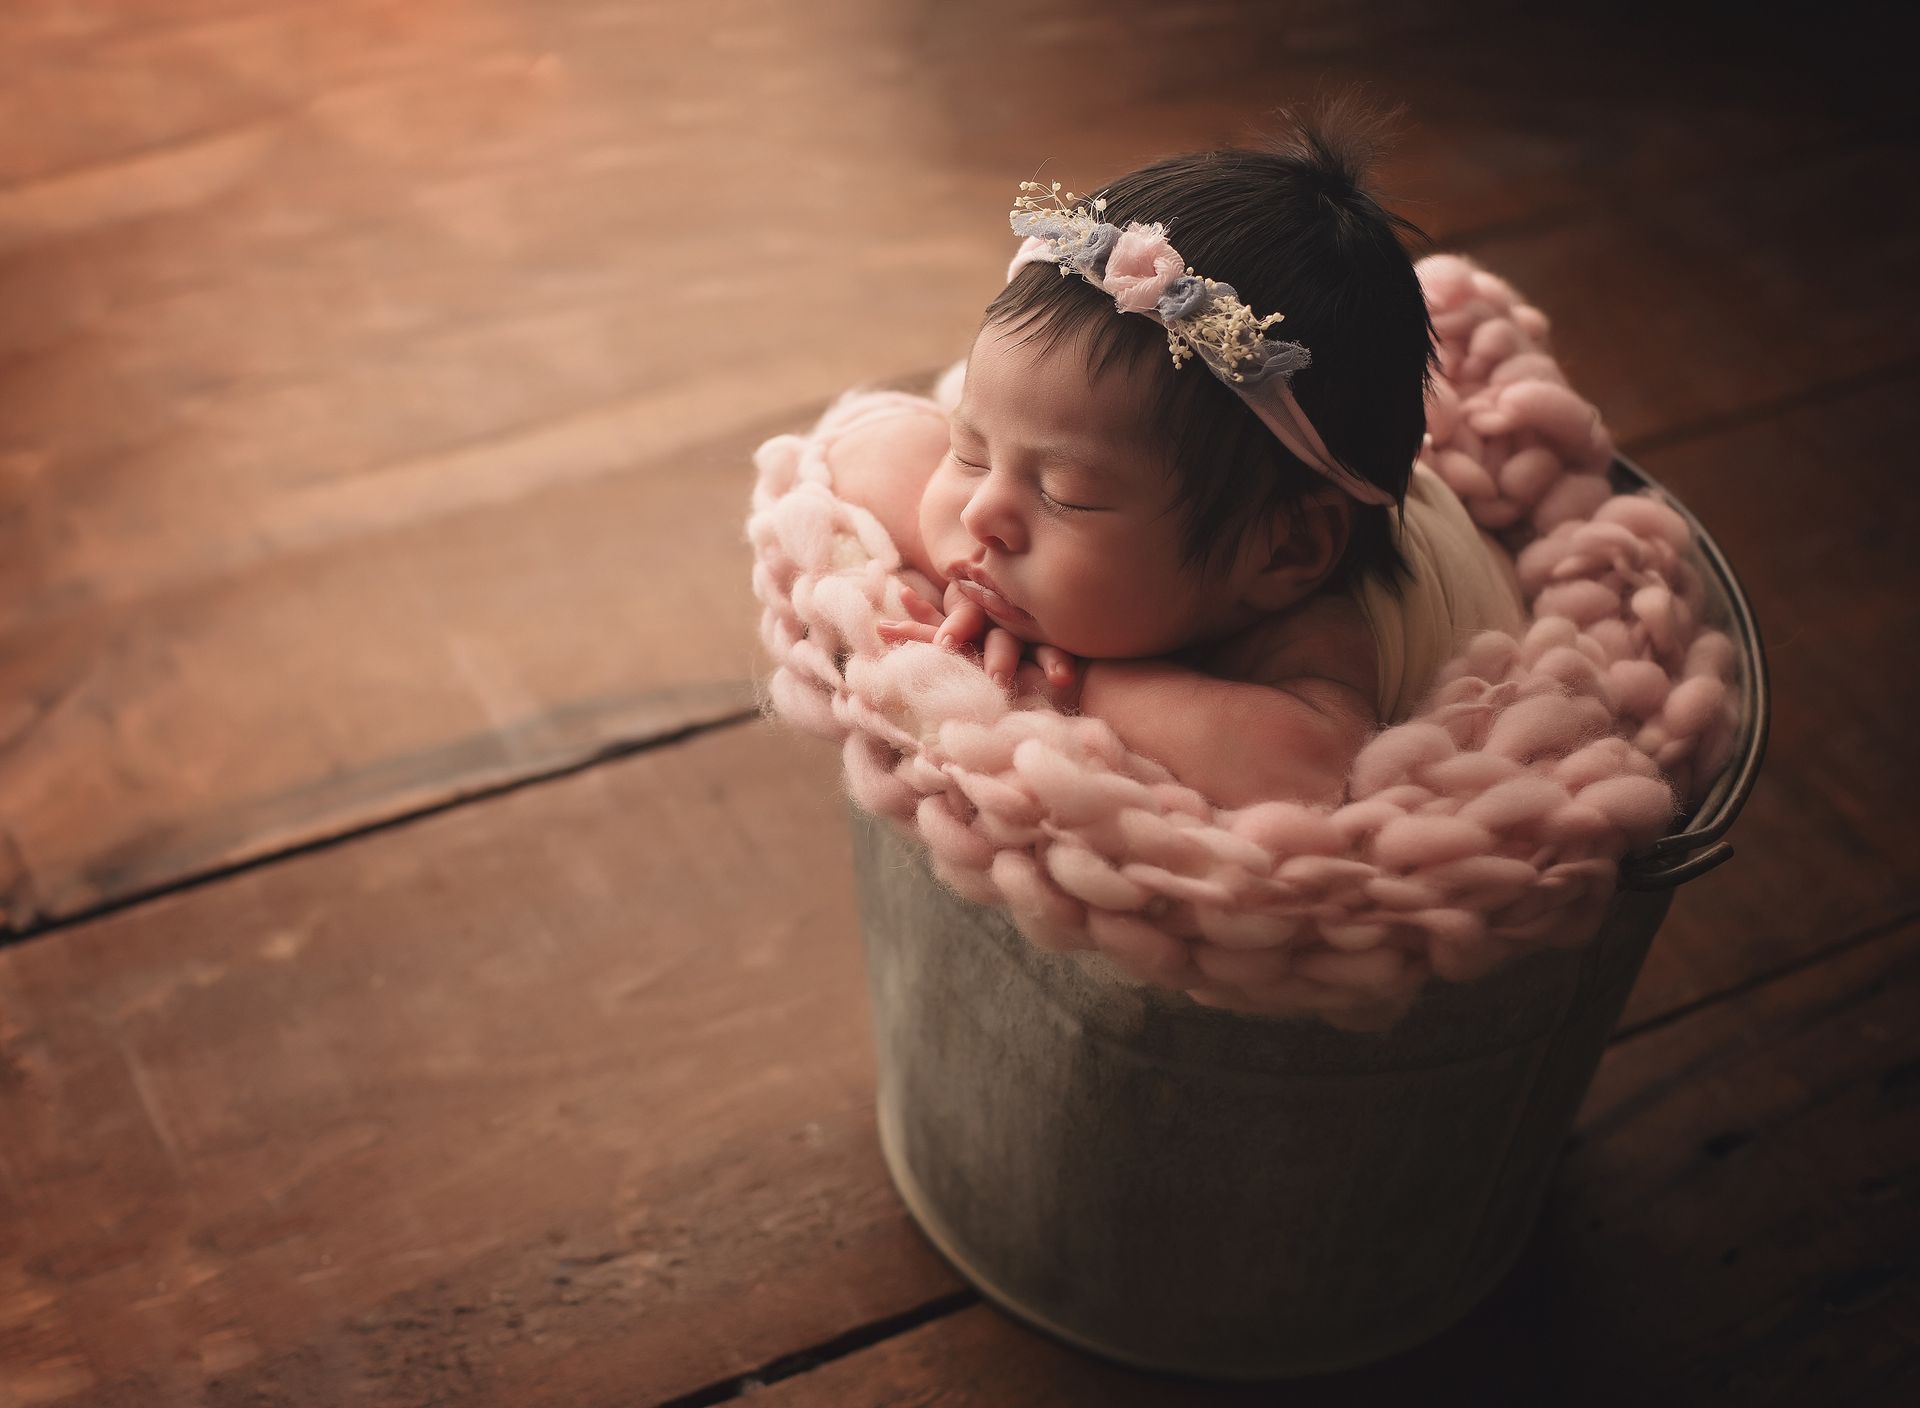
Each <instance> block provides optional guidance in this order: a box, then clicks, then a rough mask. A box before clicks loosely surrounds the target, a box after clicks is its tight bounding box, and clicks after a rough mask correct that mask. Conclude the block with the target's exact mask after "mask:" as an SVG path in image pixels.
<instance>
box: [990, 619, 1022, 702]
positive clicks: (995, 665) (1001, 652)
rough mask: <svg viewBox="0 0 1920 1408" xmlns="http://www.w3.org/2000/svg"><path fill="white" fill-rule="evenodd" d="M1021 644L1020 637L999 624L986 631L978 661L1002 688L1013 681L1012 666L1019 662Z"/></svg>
mask: <svg viewBox="0 0 1920 1408" xmlns="http://www.w3.org/2000/svg"><path fill="white" fill-rule="evenodd" d="M1021 644H1022V642H1021V640H1020V637H1018V636H1016V635H1015V634H1014V633H1013V632H1012V631H1009V630H1004V629H1002V628H1001V627H999V626H995V627H994V628H993V629H992V630H990V631H988V632H987V643H986V645H985V646H984V647H982V648H981V651H980V655H981V660H980V663H981V664H982V665H983V666H985V667H986V671H987V674H988V676H989V677H990V678H991V679H992V680H993V682H994V683H995V684H997V685H999V686H1000V687H1001V688H1002V689H1005V688H1006V687H1007V686H1008V685H1009V684H1011V683H1012V682H1013V671H1014V667H1015V666H1017V665H1018V664H1019V663H1020V647H1021Z"/></svg>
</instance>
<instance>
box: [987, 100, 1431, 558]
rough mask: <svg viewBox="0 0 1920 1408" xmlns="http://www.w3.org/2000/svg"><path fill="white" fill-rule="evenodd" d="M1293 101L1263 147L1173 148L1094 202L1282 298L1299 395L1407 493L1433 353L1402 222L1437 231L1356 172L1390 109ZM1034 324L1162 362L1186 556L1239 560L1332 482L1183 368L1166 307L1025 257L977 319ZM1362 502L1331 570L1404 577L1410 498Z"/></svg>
mask: <svg viewBox="0 0 1920 1408" xmlns="http://www.w3.org/2000/svg"><path fill="white" fill-rule="evenodd" d="M1283 116H1284V117H1285V119H1286V121H1287V124H1288V126H1287V128H1286V129H1285V130H1282V131H1280V132H1278V133H1276V134H1273V135H1270V136H1266V137H1263V138H1261V139H1259V140H1260V145H1259V146H1257V147H1253V148H1245V147H1225V148H1219V149H1216V150H1212V151H1203V152H1191V153H1187V154H1184V155H1180V156H1172V157H1167V158H1165V159H1164V160H1160V161H1156V162H1154V163H1152V164H1151V165H1148V166H1144V167H1141V168H1140V169H1139V170H1137V171H1134V172H1131V173H1130V174H1128V175H1126V176H1122V177H1121V178H1120V179H1119V180H1117V181H1114V182H1113V183H1112V184H1110V185H1107V186H1104V187H1101V188H1100V189H1099V191H1098V192H1096V194H1099V195H1104V196H1105V197H1106V200H1107V206H1106V209H1105V211H1104V212H1103V213H1102V215H1101V218H1102V219H1103V220H1106V221H1108V222H1109V223H1111V224H1114V225H1118V226H1120V227H1122V228H1124V227H1125V226H1126V224H1127V222H1128V221H1130V220H1138V221H1140V222H1142V223H1143V224H1145V223H1151V222H1153V221H1156V220H1157V221H1160V222H1161V223H1162V224H1163V225H1164V226H1165V227H1166V231H1167V239H1168V240H1169V241H1170V242H1171V243H1172V244H1173V245H1174V247H1175V248H1176V249H1178V250H1179V251H1180V255H1181V257H1182V258H1183V259H1185V260H1186V262H1187V264H1188V265H1189V266H1190V267H1191V268H1193V269H1194V270H1196V271H1197V272H1198V273H1200V274H1202V275H1205V276H1206V277H1208V278H1212V279H1218V280H1222V281H1224V282H1226V283H1229V284H1232V285H1233V287H1234V288H1235V289H1236V290H1238V292H1239V295H1240V298H1241V301H1242V302H1244V303H1246V304H1247V305H1248V306H1250V307H1251V308H1252V309H1253V310H1254V312H1255V313H1256V314H1266V313H1270V312H1275V311H1278V312H1281V313H1284V314H1285V315H1286V320H1285V322H1283V323H1280V324H1277V325H1276V326H1275V327H1274V328H1273V330H1272V331H1271V332H1270V333H1269V334H1268V335H1269V336H1270V337H1277V338H1280V339H1283V340H1287V341H1298V342H1301V343H1304V344H1305V345H1306V347H1307V349H1308V350H1309V352H1310V353H1311V356H1312V362H1311V364H1310V365H1309V366H1307V367H1305V368H1304V369H1302V370H1301V371H1299V372H1296V373H1295V374H1294V377H1293V382H1292V386H1293V392H1294V396H1295V399H1296V400H1298V402H1299V403H1300V407H1301V409H1302V410H1303V411H1305V413H1306V415H1307V417H1308V419H1310V420H1311V421H1312V422H1313V425H1314V428H1315V429H1317V430H1318V431H1319V432H1320V437H1321V439H1322V440H1324V441H1325V442H1326V445H1327V448H1328V449H1329V450H1330V451H1332V452H1333V454H1334V455H1335V456H1336V457H1337V458H1338V459H1341V460H1343V461H1345V463H1346V464H1348V465H1349V466H1350V467H1352V469H1353V470H1354V471H1355V472H1356V473H1358V474H1360V475H1361V476H1363V477H1364V478H1366V479H1368V480H1370V481H1372V482H1373V483H1375V484H1377V485H1379V486H1380V487H1381V488H1383V489H1386V490H1388V491H1389V492H1390V493H1392V494H1393V496H1394V500H1395V502H1396V504H1404V500H1405V496H1406V490H1407V483H1408V480H1409V477H1410V476H1411V474H1412V471H1413V461H1414V457H1415V456H1416V455H1417V454H1418V453H1419V451H1420V441H1421V437H1422V436H1423V435H1424V434H1425V431H1426V393H1427V388H1428V386H1429V384H1430V380H1431V376H1432V372H1433V369H1434V367H1435V366H1436V365H1437V361H1438V358H1437V353H1436V352H1435V350H1434V339H1433V324H1432V321H1431V320H1430V319H1429V317H1428V315H1427V305H1426V299H1425V297H1424V296H1423V295H1422V293H1421V290H1420V281H1419V279H1418V277H1417V276H1416V275H1415V273H1414V269H1413V260H1412V257H1411V255H1410V254H1409V253H1408V251H1407V249H1406V248H1405V247H1403V245H1402V244H1401V241H1400V238H1399V236H1400V235H1401V234H1402V233H1404V234H1406V235H1408V236H1410V237H1413V238H1415V239H1418V240H1420V241H1422V242H1425V241H1426V235H1425V234H1424V233H1423V232H1422V231H1421V230H1420V229H1419V228H1418V227H1417V226H1415V225H1413V224H1411V223H1410V222H1408V221H1407V220H1404V219H1402V218H1401V217H1400V216H1397V215H1394V214H1391V213H1389V212H1388V211H1386V210H1384V209H1383V208H1382V207H1381V206H1380V204H1379V202H1378V201H1377V200H1376V199H1375V198H1374V196H1373V195H1372V194H1371V193H1370V192H1369V191H1368V190H1367V189H1365V188H1364V187H1363V185H1362V179H1363V177H1364V175H1365V171H1366V168H1367V166H1368V165H1369V164H1370V163H1371V161H1372V159H1373V156H1374V154H1375V152H1376V151H1377V150H1378V147H1379V143H1380V135H1379V134H1380V132H1381V130H1382V124H1383V122H1384V121H1385V119H1382V118H1380V117H1378V116H1376V115H1373V114H1370V113H1367V112H1364V111H1362V110H1360V109H1359V108H1358V106H1357V105H1356V104H1355V102H1353V101H1352V100H1350V99H1340V100H1336V101H1335V102H1333V103H1331V104H1328V105H1327V106H1326V107H1325V108H1324V109H1323V110H1322V111H1321V112H1320V113H1319V114H1317V115H1314V116H1310V117H1306V118H1296V117H1294V116H1292V115H1291V114H1285V115H1283ZM1076 189H1077V188H1076ZM1030 324H1031V325H1035V326H1034V332H1033V333H1029V334H1028V336H1029V337H1031V336H1033V335H1034V334H1036V333H1039V334H1044V336H1045V338H1046V341H1045V342H1044V343H1043V344H1042V345H1043V346H1048V347H1050V346H1052V345H1053V344H1054V343H1055V342H1058V341H1060V340H1062V339H1067V338H1072V337H1074V336H1081V337H1084V338H1086V339H1087V341H1086V342H1085V344H1084V346H1085V348H1086V350H1087V353H1088V356H1089V359H1090V365H1089V369H1088V370H1089V375H1090V376H1092V375H1097V374H1098V373H1099V372H1101V371H1103V370H1105V369H1106V368H1107V367H1108V366H1110V365H1111V364H1112V363H1113V362H1114V361H1115V360H1116V359H1117V358H1120V357H1125V358H1126V359H1127V365H1128V366H1129V367H1137V366H1138V365H1139V361H1140V359H1141V358H1142V357H1146V358H1148V359H1150V360H1151V361H1152V362H1153V363H1155V364H1156V365H1157V367H1158V372H1157V373H1156V374H1155V380H1156V382H1157V383H1158V388H1159V389H1158V392H1157V394H1156V395H1155V397H1154V403H1153V404H1152V405H1151V406H1147V407H1144V408H1143V412H1144V417H1145V420H1144V424H1145V425H1146V427H1147V433H1148V435H1149V436H1150V437H1151V438H1152V440H1153V441H1154V442H1155V448H1156V449H1158V450H1159V451H1160V452H1161V453H1162V454H1163V455H1164V456H1165V457H1166V458H1167V460H1168V462H1169V463H1170V464H1171V466H1172V469H1173V477H1174V491H1175V501H1176V504H1177V506H1178V508H1179V510H1180V514H1181V544H1182V548H1181V557H1182V564H1183V566H1185V567H1186V568H1187V569H1189V570H1196V569H1197V570H1198V571H1200V572H1203V573H1206V572H1212V571H1214V570H1216V568H1217V567H1218V566H1221V565H1224V564H1226V563H1230V562H1232V560H1233V556H1234V554H1235V553H1237V552H1238V550H1239V549H1240V547H1241V545H1242V544H1243V542H1244V541H1245V538H1246V534H1247V533H1248V532H1249V531H1250V530H1251V529H1252V527H1253V526H1254V525H1255V524H1256V523H1258V522H1260V521H1263V520H1264V519H1265V518H1267V517H1269V516H1270V515H1272V514H1273V513H1275V512H1280V513H1284V514H1288V515H1292V514H1294V513H1295V512H1297V508H1298V504H1299V501H1300V499H1301V498H1302V496H1304V495H1306V494H1309V493H1312V492H1315V491H1317V490H1322V489H1325V488H1326V487H1327V485H1328V481H1327V480H1326V479H1325V478H1323V477H1322V476H1321V475H1320V474H1318V473H1316V472H1315V471H1314V470H1312V469H1310V468H1308V467H1307V466H1306V465H1304V464H1302V463H1301V462H1300V460H1298V459H1297V458H1295V456H1294V455H1293V454H1292V452H1291V451H1289V450H1288V449H1287V448H1286V447H1285V446H1284V445H1282V444H1281V443H1280V441H1279V440H1278V438H1276V437H1275V436H1274V434H1273V432H1272V431H1270V430H1268V429H1267V427H1266V426H1265V425H1263V424H1262V423H1261V422H1260V420H1259V418H1258V417H1257V416H1255V415H1254V413H1253V412H1252V411H1251V410H1249V409H1248V408H1247V406H1246V404H1245V403H1244V402H1242V401H1241V400H1240V398H1239V397H1238V396H1237V395H1235V394H1234V393H1233V392H1232V391H1229V390H1228V389H1227V388H1226V386H1224V385H1223V384H1222V383H1221V382H1220V381H1219V380H1218V379H1217V378H1216V377H1214V376H1213V375H1212V374H1211V373H1210V372H1208V371H1207V370H1206V368H1205V367H1204V366H1203V365H1199V364H1198V363H1196V362H1189V363H1188V364H1187V365H1185V366H1183V367H1178V368H1176V367H1175V366H1174V365H1173V362H1172V359H1171V357H1170V355H1169V353H1168V350H1167V335H1166V332H1165V330H1164V329H1163V328H1162V327H1161V326H1160V325H1159V324H1158V323H1156V322H1155V321H1154V320H1153V319H1151V318H1148V317H1144V316H1126V315H1123V314H1120V313H1118V312H1116V311H1115V309H1114V306H1113V300H1112V298H1111V297H1110V296H1108V295H1107V294H1104V293H1102V292H1101V291H1100V290H1099V289H1097V288H1095V287H1094V286H1093V285H1091V284H1089V283H1087V282H1086V281H1085V280H1084V279H1080V278H1075V277H1068V278H1062V277H1060V270H1059V266H1057V265H1055V264H1052V263H1048V262H1044V261H1042V262H1036V263H1032V264H1029V265H1027V266H1025V267H1024V268H1022V269H1021V270H1020V272H1019V273H1018V274H1016V275H1015V276H1014V278H1013V279H1012V280H1011V281H1010V282H1009V283H1008V284H1007V286H1006V288H1005V289H1004V290H1002V291H1001V293H1000V294H999V296H998V297H996V298H995V299H994V300H993V302H992V303H990V304H988V305H987V310H986V315H985V317H984V319H983V321H982V326H983V327H1006V326H1011V327H1013V328H1015V329H1022V328H1026V327H1028V326H1029V325H1030ZM1021 340H1022V341H1025V340H1026V339H1025V338H1023V339H1021ZM1352 508H1353V517H1352V532H1351V533H1350V535H1349V537H1348V541H1347V545H1346V550H1345V552H1344V553H1343V554H1342V555H1341V557H1340V559H1339V560H1338V562H1337V563H1336V564H1335V566H1334V567H1333V569H1332V571H1331V572H1330V573H1329V574H1328V575H1327V576H1326V578H1325V579H1323V581H1322V584H1321V585H1322V587H1324V588H1326V589H1329V590H1339V589H1341V588H1343V587H1345V586H1347V585H1348V584H1349V583H1354V582H1357V580H1358V579H1359V578H1360V577H1362V576H1363V575H1365V574H1377V575H1378V576H1379V577H1381V579H1382V580H1384V581H1385V582H1386V583H1387V584H1388V585H1389V586H1393V587H1396V588H1397V586H1398V578H1399V577H1400V576H1402V575H1403V574H1405V573H1406V572H1407V571H1408V568H1407V564H1406V561H1405V559H1404V558H1403V557H1402V556H1401V554H1400V551H1399V549H1398V548H1397V547H1396V546H1395V544H1394V540H1393V534H1392V528H1391V520H1390V519H1389V517H1388V515H1389V514H1390V513H1393V512H1396V511H1399V510H1396V509H1389V508H1384V507H1380V506H1377V505H1366V504H1361V503H1358V502H1354V503H1353V504H1352Z"/></svg>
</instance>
